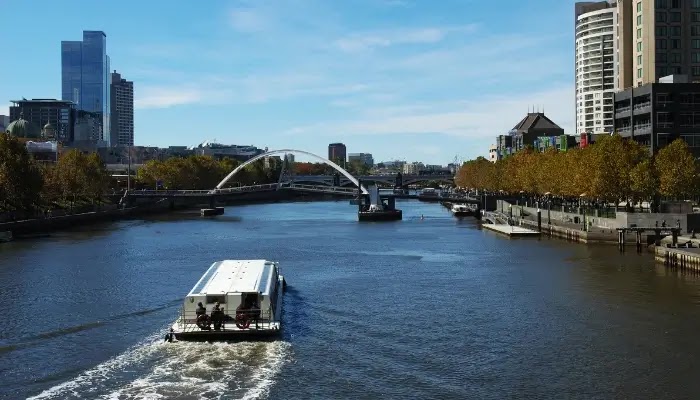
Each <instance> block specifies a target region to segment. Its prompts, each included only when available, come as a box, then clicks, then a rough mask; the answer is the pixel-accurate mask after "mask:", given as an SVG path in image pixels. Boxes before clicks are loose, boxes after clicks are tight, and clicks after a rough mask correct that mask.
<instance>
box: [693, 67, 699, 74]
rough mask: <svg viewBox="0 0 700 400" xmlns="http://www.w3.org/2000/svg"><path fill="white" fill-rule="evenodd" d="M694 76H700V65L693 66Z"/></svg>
mask: <svg viewBox="0 0 700 400" xmlns="http://www.w3.org/2000/svg"><path fill="white" fill-rule="evenodd" d="M692 70H693V76H700V67H693V68H692Z"/></svg>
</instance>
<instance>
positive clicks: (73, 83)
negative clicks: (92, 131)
mask: <svg viewBox="0 0 700 400" xmlns="http://www.w3.org/2000/svg"><path fill="white" fill-rule="evenodd" d="M109 71H110V68H109V56H108V55H107V35H105V33H104V32H102V31H83V40H82V41H63V42H61V89H62V99H63V100H67V101H72V102H73V103H75V104H76V108H77V109H78V110H80V111H86V112H88V113H91V114H93V115H95V116H96V117H97V118H98V129H97V132H96V136H98V137H93V138H91V139H92V140H101V141H104V142H107V143H109V142H110V139H111V137H110V104H109V103H110V94H109V89H110V74H109Z"/></svg>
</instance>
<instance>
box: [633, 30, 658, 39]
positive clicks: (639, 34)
mask: <svg viewBox="0 0 700 400" xmlns="http://www.w3.org/2000/svg"><path fill="white" fill-rule="evenodd" d="M657 35H658V33H657ZM641 38H642V28H637V39H641Z"/></svg>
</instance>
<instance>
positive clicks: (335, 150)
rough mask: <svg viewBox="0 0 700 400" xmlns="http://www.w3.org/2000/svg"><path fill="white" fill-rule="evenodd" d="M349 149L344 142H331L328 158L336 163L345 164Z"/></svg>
mask: <svg viewBox="0 0 700 400" xmlns="http://www.w3.org/2000/svg"><path fill="white" fill-rule="evenodd" d="M346 154H347V149H346V148H345V145H344V144H342V143H331V144H329V145H328V159H329V160H331V161H333V162H334V163H336V164H338V165H340V166H341V167H342V166H345V160H346V159H347V157H346Z"/></svg>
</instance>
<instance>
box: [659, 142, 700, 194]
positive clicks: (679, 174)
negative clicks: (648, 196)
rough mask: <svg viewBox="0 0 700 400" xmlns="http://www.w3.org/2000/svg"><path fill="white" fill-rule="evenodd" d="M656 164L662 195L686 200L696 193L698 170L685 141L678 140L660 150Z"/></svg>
mask: <svg viewBox="0 0 700 400" xmlns="http://www.w3.org/2000/svg"><path fill="white" fill-rule="evenodd" d="M655 164H656V171H657V173H658V179H659V193H660V194H661V195H663V196H667V197H671V198H676V199H685V198H687V197H689V196H691V195H692V194H693V193H694V192H695V188H696V180H697V178H696V175H697V168H696V164H695V159H694V158H693V155H692V154H691V152H690V148H689V147H688V144H687V143H686V142H685V141H684V140H682V139H676V140H674V141H673V142H672V143H670V144H669V145H667V146H666V147H664V148H662V149H661V150H659V152H658V153H657V154H656V157H655Z"/></svg>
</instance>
